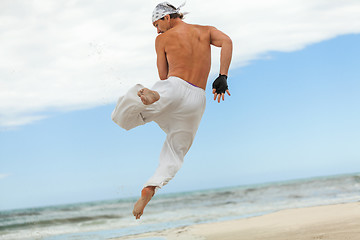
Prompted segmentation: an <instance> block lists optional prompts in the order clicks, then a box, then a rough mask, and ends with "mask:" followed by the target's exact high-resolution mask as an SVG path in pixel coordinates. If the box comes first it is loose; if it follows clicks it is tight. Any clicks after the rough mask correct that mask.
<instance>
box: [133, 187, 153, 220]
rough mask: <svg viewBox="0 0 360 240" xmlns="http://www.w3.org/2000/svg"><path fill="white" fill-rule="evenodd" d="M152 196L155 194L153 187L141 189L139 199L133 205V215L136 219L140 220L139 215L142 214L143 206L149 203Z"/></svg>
mask: <svg viewBox="0 0 360 240" xmlns="http://www.w3.org/2000/svg"><path fill="white" fill-rule="evenodd" d="M154 194H155V187H153V186H148V187H144V188H143V190H142V191H141V197H140V198H139V200H138V201H137V202H136V203H135V206H134V210H133V214H134V216H135V218H136V219H140V217H141V215H142V214H143V212H144V208H145V206H146V205H147V204H148V203H149V201H150V200H151V198H152V197H153V196H154Z"/></svg>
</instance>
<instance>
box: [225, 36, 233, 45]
mask: <svg viewBox="0 0 360 240" xmlns="http://www.w3.org/2000/svg"><path fill="white" fill-rule="evenodd" d="M224 44H226V45H228V46H231V47H232V45H233V43H232V40H231V38H230V37H228V36H227V37H226V38H225V39H224Z"/></svg>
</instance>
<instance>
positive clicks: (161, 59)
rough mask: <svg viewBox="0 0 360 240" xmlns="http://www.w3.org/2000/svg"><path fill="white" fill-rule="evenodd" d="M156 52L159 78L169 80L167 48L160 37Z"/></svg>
mask: <svg viewBox="0 0 360 240" xmlns="http://www.w3.org/2000/svg"><path fill="white" fill-rule="evenodd" d="M155 50H156V56H157V60H156V65H157V68H158V72H159V77H160V79H161V80H165V79H167V78H168V72H169V66H168V62H167V59H166V53H165V46H164V44H163V39H162V36H161V35H159V36H157V37H156V40H155Z"/></svg>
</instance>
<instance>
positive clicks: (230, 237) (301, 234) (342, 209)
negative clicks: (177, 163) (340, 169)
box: [116, 202, 360, 240]
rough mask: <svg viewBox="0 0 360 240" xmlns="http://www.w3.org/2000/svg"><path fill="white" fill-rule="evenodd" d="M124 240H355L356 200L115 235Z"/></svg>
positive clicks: (359, 223) (358, 230)
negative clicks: (128, 234)
mask: <svg viewBox="0 0 360 240" xmlns="http://www.w3.org/2000/svg"><path fill="white" fill-rule="evenodd" d="M145 214H146V213H145ZM125 239H136V240H138V239H139V240H140V239H141V240H150V239H154V240H155V239H159V240H160V239H163V240H165V239H166V240H201V239H206V240H260V239H261V240H314V239H315V240H316V239H323V240H359V239H360V202H355V203H346V204H337V205H327V206H318V207H309V208H298V209H289V210H282V211H279V212H275V213H271V214H267V215H263V216H259V217H252V218H248V219H240V220H233V221H225V222H218V223H207V224H199V225H192V226H187V227H183V228H177V229H169V230H165V231H160V232H152V233H146V234H141V235H136V236H131V237H130V236H129V237H122V238H116V240H125Z"/></svg>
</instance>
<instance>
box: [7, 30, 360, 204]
mask: <svg viewBox="0 0 360 240" xmlns="http://www.w3.org/2000/svg"><path fill="white" fill-rule="evenodd" d="M359 41H360V35H352V34H350V35H345V36H340V37H337V38H334V39H331V40H328V41H324V42H321V43H317V44H314V45H311V46H309V47H307V48H305V49H303V50H300V51H295V52H291V53H279V52H270V53H267V54H265V55H264V56H263V58H262V59H259V60H256V61H253V62H251V64H249V65H248V66H246V67H242V68H237V69H233V70H232V71H231V72H230V77H229V85H230V90H231V93H232V96H231V97H228V98H226V101H225V102H223V103H221V104H218V103H216V102H213V101H212V98H211V94H210V88H209V84H210V83H211V82H212V78H213V77H212V78H211V77H210V80H209V84H208V89H207V109H206V112H205V114H204V117H203V120H202V123H201V126H200V128H199V131H198V135H197V136H196V140H195V142H194V144H193V146H192V148H191V150H190V152H189V153H188V155H187V157H186V159H185V163H184V166H183V168H182V169H181V170H180V172H179V173H178V175H177V176H176V177H175V178H174V180H173V181H172V182H170V183H169V184H168V185H167V186H165V187H164V188H163V189H162V190H160V191H159V193H167V192H176V191H188V190H196V189H203V188H212V187H223V186H235V185H242V184H251V183H259V182H267V181H278V180H285V179H294V178H305V177H312V176H321V175H331V174H342V173H351V172H359V171H360V150H359V147H358V146H359V145H360V138H359V136H360V127H359V122H360V111H359V103H360V94H359V92H360V83H359V77H360V70H359V68H357V67H356V66H357V64H358V62H359V60H360V57H359V56H360V48H359V44H358V43H359ZM113 108H114V103H113V104H109V105H105V106H101V107H96V108H92V109H87V110H79V111H72V112H56V113H51V115H52V116H51V117H49V118H47V119H45V120H41V121H38V122H35V123H33V124H28V125H25V126H21V127H18V128H16V129H10V130H7V131H2V132H1V134H0V145H1V153H0V159H1V162H0V164H1V165H0V167H1V168H0V169H1V173H2V174H6V175H8V176H3V178H2V179H0V189H1V195H2V196H1V200H0V206H1V209H7V208H18V207H29V206H41V205H51V204H61V203H70V202H79V201H90V200H101V199H112V198H121V197H128V196H136V195H138V193H139V191H140V190H141V187H142V184H143V183H144V182H145V181H146V180H147V179H148V178H149V177H150V176H151V174H152V173H153V172H154V170H155V168H156V166H157V157H158V154H159V152H160V148H161V146H162V142H163V140H164V138H165V135H164V133H162V131H161V130H160V129H159V128H158V127H157V126H156V125H155V124H152V123H150V124H148V125H145V126H142V127H139V128H137V129H134V130H132V131H128V132H126V131H125V130H122V129H120V128H119V127H118V126H117V125H116V124H114V123H113V122H112V121H111V119H110V114H111V111H112V109H113Z"/></svg>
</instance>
